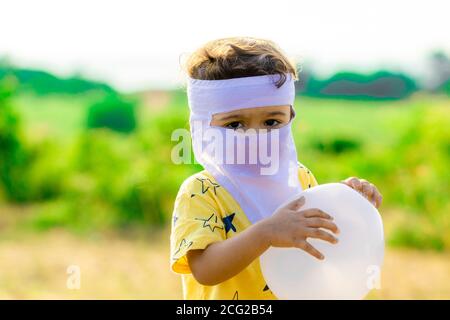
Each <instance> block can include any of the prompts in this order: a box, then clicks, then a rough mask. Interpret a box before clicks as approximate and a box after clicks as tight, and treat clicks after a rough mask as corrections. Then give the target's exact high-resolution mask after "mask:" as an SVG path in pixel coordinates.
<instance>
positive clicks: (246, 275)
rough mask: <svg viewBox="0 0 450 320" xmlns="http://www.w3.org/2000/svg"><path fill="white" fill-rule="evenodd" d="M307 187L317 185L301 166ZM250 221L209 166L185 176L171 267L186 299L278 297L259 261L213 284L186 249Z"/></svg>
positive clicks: (221, 236) (224, 236)
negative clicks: (199, 274) (197, 271)
mask: <svg viewBox="0 0 450 320" xmlns="http://www.w3.org/2000/svg"><path fill="white" fill-rule="evenodd" d="M298 176H299V180H300V183H301V185H302V188H303V189H306V188H310V187H313V186H315V185H317V181H316V179H315V178H314V176H313V174H312V173H311V172H310V171H309V170H308V169H307V168H306V167H305V166H303V165H301V164H300V165H299V172H298ZM250 225H251V223H250V221H249V220H248V218H247V216H246V215H245V214H244V212H243V211H242V209H241V208H240V206H239V204H238V203H237V202H236V201H235V200H234V198H233V197H232V196H231V194H230V193H228V191H226V190H225V189H224V188H222V187H221V186H220V185H219V184H217V182H216V180H215V179H214V178H213V177H212V176H211V175H210V174H209V173H208V172H206V171H205V170H204V171H201V172H199V173H196V174H194V175H192V176H191V177H189V178H187V179H186V180H185V181H184V182H183V184H182V185H181V187H180V190H179V192H178V195H177V197H176V200H175V206H174V211H173V216H172V232H171V235H170V259H171V261H170V267H171V269H172V271H174V272H175V273H179V274H181V278H182V285H183V298H184V299H223V300H231V299H233V300H238V299H258V300H267V299H276V297H275V296H274V295H273V294H272V292H271V291H270V289H269V287H268V286H267V284H266V282H265V280H264V278H263V275H262V273H261V269H260V265H259V259H255V260H254V261H253V262H252V263H251V264H250V265H248V266H247V268H245V269H244V270H242V271H241V272H240V273H239V274H237V275H236V276H234V277H232V278H230V279H228V280H226V281H224V282H222V283H219V284H217V285H215V286H204V285H202V284H200V283H198V282H197V281H196V280H195V278H194V276H193V275H192V274H191V271H190V269H189V264H188V261H187V256H186V253H187V252H188V251H189V250H194V249H205V248H206V247H207V246H208V245H209V244H211V243H213V242H216V241H223V240H226V239H228V238H232V237H234V236H236V234H238V233H239V232H242V231H243V230H245V229H246V228H248V227H249V226H250Z"/></svg>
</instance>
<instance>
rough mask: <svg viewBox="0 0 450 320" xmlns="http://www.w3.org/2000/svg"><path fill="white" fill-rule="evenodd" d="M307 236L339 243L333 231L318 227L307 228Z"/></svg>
mask: <svg viewBox="0 0 450 320" xmlns="http://www.w3.org/2000/svg"><path fill="white" fill-rule="evenodd" d="M305 234H306V236H307V237H309V238H316V239H321V240H324V241H328V242H329V243H333V244H334V243H337V242H338V239H337V238H336V237H335V236H333V235H332V234H331V233H329V232H326V231H323V230H320V229H317V228H306V232H305Z"/></svg>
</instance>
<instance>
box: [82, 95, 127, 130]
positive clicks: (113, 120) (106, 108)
mask: <svg viewBox="0 0 450 320" xmlns="http://www.w3.org/2000/svg"><path fill="white" fill-rule="evenodd" d="M87 126H88V128H108V129H111V130H114V131H118V132H123V133H129V132H132V131H133V130H134V129H135V128H136V116H135V103H133V102H131V101H128V100H126V99H125V98H123V97H121V96H119V95H114V94H111V95H107V96H106V97H105V98H104V99H103V100H101V101H100V102H97V103H94V104H92V105H91V106H90V107H89V109H88V115H87Z"/></svg>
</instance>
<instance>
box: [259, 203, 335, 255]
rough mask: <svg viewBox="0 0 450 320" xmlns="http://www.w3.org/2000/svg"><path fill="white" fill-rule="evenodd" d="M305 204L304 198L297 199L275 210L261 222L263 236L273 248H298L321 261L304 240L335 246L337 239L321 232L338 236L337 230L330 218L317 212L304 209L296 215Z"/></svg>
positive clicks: (317, 210) (319, 211) (323, 213)
mask: <svg viewBox="0 0 450 320" xmlns="http://www.w3.org/2000/svg"><path fill="white" fill-rule="evenodd" d="M304 204H305V198H304V197H301V198H299V199H296V200H294V201H292V202H290V203H288V204H287V205H286V206H284V207H282V208H280V209H278V210H277V211H276V212H275V213H274V214H273V215H272V216H270V217H269V218H267V219H264V220H262V221H261V222H260V223H261V226H262V227H263V228H262V230H264V231H263V234H264V235H265V236H266V239H267V240H268V243H269V245H270V246H273V247H296V248H300V249H302V250H304V251H306V252H308V253H309V254H311V255H312V256H314V257H316V258H317V259H320V260H322V259H324V256H323V254H322V253H320V252H319V251H318V250H317V249H316V248H314V247H313V246H312V245H311V244H309V243H308V242H307V241H306V240H307V238H308V237H309V238H317V239H322V240H325V241H328V242H330V243H337V242H338V239H337V238H336V237H334V236H333V235H332V234H331V233H329V232H326V231H324V230H322V229H321V228H324V229H328V230H330V231H332V232H334V233H336V234H337V233H339V229H338V228H337V226H336V225H335V224H334V223H333V222H332V221H331V220H333V218H332V217H331V216H330V215H328V214H326V213H325V212H323V211H321V210H319V209H315V208H312V209H306V210H302V211H299V209H300V208H301V207H302V206H303V205H304Z"/></svg>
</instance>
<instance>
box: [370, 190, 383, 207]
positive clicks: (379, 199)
mask: <svg viewBox="0 0 450 320" xmlns="http://www.w3.org/2000/svg"><path fill="white" fill-rule="evenodd" d="M372 198H373V201H374V202H375V207H377V208H379V207H380V205H381V202H382V201H383V197H382V196H381V194H380V193H379V192H378V191H375V192H374V193H373V196H372Z"/></svg>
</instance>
